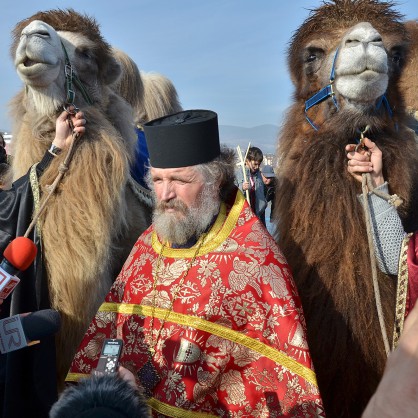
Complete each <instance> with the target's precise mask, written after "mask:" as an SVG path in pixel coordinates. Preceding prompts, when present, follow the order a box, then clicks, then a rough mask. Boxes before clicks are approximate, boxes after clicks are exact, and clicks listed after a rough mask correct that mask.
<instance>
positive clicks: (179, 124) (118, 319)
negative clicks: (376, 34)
mask: <svg viewBox="0 0 418 418" xmlns="http://www.w3.org/2000/svg"><path fill="white" fill-rule="evenodd" d="M144 131H145V137H146V140H147V145H148V150H149V155H150V170H149V178H148V183H149V186H150V188H151V189H152V190H153V193H154V200H155V209H154V215H153V224H152V226H151V227H150V228H149V229H148V230H147V231H145V232H144V233H143V234H142V235H141V236H140V237H139V239H138V241H137V242H136V244H135V246H134V248H133V249H132V251H131V254H130V255H129V257H128V259H127V260H126V262H125V264H124V266H123V269H122V271H121V272H120V274H119V276H118V277H117V279H116V281H115V282H114V284H113V286H112V288H111V289H110V292H109V294H108V295H107V297H106V299H105V302H104V303H103V304H102V306H101V307H100V309H99V311H98V312H97V314H96V316H95V318H94V319H93V321H92V323H91V325H90V327H89V328H88V330H87V333H86V335H85V337H84V339H83V341H82V342H81V344H80V347H79V348H78V352H77V354H76V356H75V358H74V360H73V363H72V366H71V369H70V372H69V374H68V376H67V381H69V382H74V381H78V380H79V379H80V378H83V377H86V376H88V375H89V374H90V373H92V372H93V371H94V369H95V367H96V366H97V363H98V358H99V356H100V351H101V347H102V344H103V340H104V339H105V338H121V339H123V342H124V346H123V351H122V356H121V359H120V363H121V365H122V366H124V367H125V368H127V369H128V370H130V371H131V372H132V373H133V374H134V375H135V377H136V379H137V384H138V386H139V387H140V388H141V390H143V391H144V393H145V395H146V396H147V398H148V401H147V402H148V405H149V406H150V407H151V409H152V412H153V415H154V416H169V417H194V418H195V417H215V416H223V417H227V416H229V417H242V416H247V417H249V416H251V417H265V416H283V417H294V416H303V417H322V416H324V413H323V408H322V401H321V398H320V394H319V391H318V386H317V383H316V377H315V373H314V371H313V366H312V361H311V357H310V354H309V350H308V346H307V342H306V331H305V321H304V317H303V312H302V307H301V303H300V300H299V297H298V294H297V290H296V287H295V285H294V283H293V279H292V274H291V271H290V268H289V266H288V265H287V263H286V260H285V258H284V256H283V254H282V252H281V251H280V249H279V248H278V247H277V245H276V243H275V242H274V240H273V238H272V237H271V236H270V234H269V233H268V232H267V230H266V228H265V227H264V226H263V224H262V223H261V222H260V221H259V219H258V218H257V217H256V216H255V215H254V213H253V212H252V211H251V208H250V207H249V206H248V204H247V202H246V200H245V198H244V196H243V194H242V192H241V191H239V190H238V189H237V188H236V186H235V183H234V172H235V166H236V157H235V154H234V152H233V151H232V150H231V149H228V148H225V147H221V146H220V143H219V131H218V119H217V114H216V113H214V112H212V111H209V110H188V111H183V112H180V113H176V114H174V115H169V116H165V117H162V118H159V119H156V120H153V121H151V122H148V123H147V124H145V126H144Z"/></svg>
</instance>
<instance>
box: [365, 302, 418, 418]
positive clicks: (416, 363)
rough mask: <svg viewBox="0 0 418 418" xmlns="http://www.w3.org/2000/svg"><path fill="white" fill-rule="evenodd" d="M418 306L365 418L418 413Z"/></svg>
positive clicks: (407, 417) (407, 416)
mask: <svg viewBox="0 0 418 418" xmlns="http://www.w3.org/2000/svg"><path fill="white" fill-rule="evenodd" d="M417 376H418V303H415V307H414V309H412V311H411V312H410V314H409V315H408V318H407V319H406V321H405V325H404V329H403V333H402V335H401V338H400V339H399V344H398V347H397V348H396V350H395V351H393V352H392V353H391V354H390V356H389V358H388V361H387V364H386V369H385V372H384V374H383V377H382V380H381V381H380V384H379V386H378V387H377V390H376V392H375V393H374V395H373V397H372V398H371V400H370V401H369V403H368V405H367V408H366V410H365V411H364V413H363V415H362V418H392V417H402V418H415V417H416V416H417V411H418V379H417Z"/></svg>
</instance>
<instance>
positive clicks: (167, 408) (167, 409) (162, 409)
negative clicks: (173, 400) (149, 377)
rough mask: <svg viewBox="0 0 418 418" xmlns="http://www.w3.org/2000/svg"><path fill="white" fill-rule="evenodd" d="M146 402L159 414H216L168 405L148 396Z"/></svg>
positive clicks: (208, 416)
mask: <svg viewBox="0 0 418 418" xmlns="http://www.w3.org/2000/svg"><path fill="white" fill-rule="evenodd" d="M147 404H148V405H149V406H150V407H151V408H152V409H154V410H155V411H157V412H158V413H160V414H163V415H166V416H168V417H173V418H183V417H184V418H193V417H197V418H199V417H201V418H216V417H217V415H212V414H208V413H206V412H199V411H191V410H189V409H182V408H177V407H175V406H172V405H168V404H166V403H164V402H161V401H159V400H157V399H155V398H150V399H148V400H147Z"/></svg>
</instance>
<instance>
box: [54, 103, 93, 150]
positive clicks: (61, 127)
mask: <svg viewBox="0 0 418 418" xmlns="http://www.w3.org/2000/svg"><path fill="white" fill-rule="evenodd" d="M69 110H70V111H72V110H74V108H73V107H70V109H69ZM69 119H70V120H71V123H72V125H73V127H74V129H72V127H71V124H70V120H69ZM85 124H86V119H85V118H84V113H83V112H82V111H78V112H77V113H75V114H72V113H68V112H67V111H63V112H62V113H61V114H60V115H59V116H58V118H57V121H56V125H55V138H54V140H53V141H52V143H53V144H54V145H55V146H57V147H58V148H61V149H64V148H68V147H69V145H70V144H71V143H72V141H73V133H77V134H78V135H83V134H84V132H85V130H86V127H85Z"/></svg>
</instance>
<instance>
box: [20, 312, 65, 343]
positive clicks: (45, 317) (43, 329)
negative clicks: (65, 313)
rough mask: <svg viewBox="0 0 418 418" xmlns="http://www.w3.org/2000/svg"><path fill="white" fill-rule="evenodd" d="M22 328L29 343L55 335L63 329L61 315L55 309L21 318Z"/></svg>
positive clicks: (32, 313)
mask: <svg viewBox="0 0 418 418" xmlns="http://www.w3.org/2000/svg"><path fill="white" fill-rule="evenodd" d="M20 320H21V322H22V328H23V331H24V333H25V336H26V339H28V340H29V341H35V340H40V339H41V338H43V337H48V336H49V335H52V334H55V333H56V332H57V331H58V330H59V329H60V327H61V317H60V314H59V313H58V312H57V311H55V310H54V309H43V310H41V311H36V312H31V313H30V314H29V315H26V316H21V317H20Z"/></svg>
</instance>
